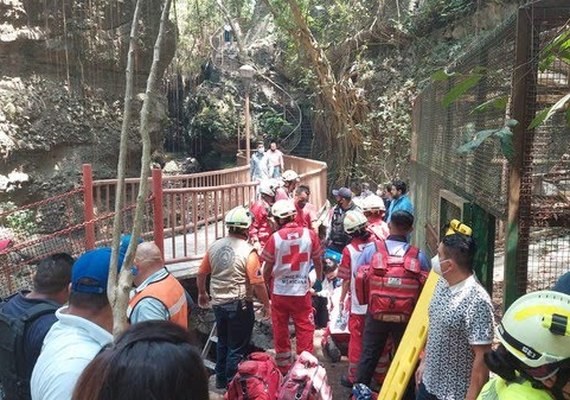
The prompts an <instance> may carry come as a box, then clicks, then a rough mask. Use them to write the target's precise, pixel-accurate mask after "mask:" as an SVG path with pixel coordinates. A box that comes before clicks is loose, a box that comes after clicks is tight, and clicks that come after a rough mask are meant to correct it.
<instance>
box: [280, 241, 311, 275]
mask: <svg viewBox="0 0 570 400" xmlns="http://www.w3.org/2000/svg"><path fill="white" fill-rule="evenodd" d="M290 249H291V253H290V254H288V255H286V256H283V257H281V263H282V264H291V271H299V270H300V269H301V263H302V262H307V261H309V253H300V252H299V251H300V249H299V245H298V244H294V245H292V246H291V247H290Z"/></svg>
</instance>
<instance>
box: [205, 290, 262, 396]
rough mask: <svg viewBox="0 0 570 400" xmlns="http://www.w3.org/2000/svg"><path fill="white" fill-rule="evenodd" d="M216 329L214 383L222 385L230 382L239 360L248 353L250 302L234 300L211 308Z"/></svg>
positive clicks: (250, 329) (251, 316)
mask: <svg viewBox="0 0 570 400" xmlns="http://www.w3.org/2000/svg"><path fill="white" fill-rule="evenodd" d="M213 309H214V315H215V316H216V325H217V329H218V344H217V346H216V381H217V382H218V383H220V384H222V385H225V384H227V383H228V382H229V381H231V380H232V378H233V377H234V375H235V374H236V371H237V366H238V364H239V363H240V361H241V360H243V359H244V358H245V356H247V354H248V353H249V342H250V340H251V332H252V330H253V322H254V321H255V315H254V312H253V304H252V303H251V302H250V301H245V300H236V301H232V302H230V303H226V304H221V305H215V306H213Z"/></svg>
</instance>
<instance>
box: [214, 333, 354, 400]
mask: <svg viewBox="0 0 570 400" xmlns="http://www.w3.org/2000/svg"><path fill="white" fill-rule="evenodd" d="M323 332H324V329H318V330H316V331H315V336H314V346H315V355H316V356H317V358H318V359H319V360H320V362H321V364H323V366H324V367H325V369H326V370H327V377H328V381H329V385H330V386H331V388H332V392H333V398H334V399H335V400H337V399H348V398H349V396H350V389H347V388H345V387H344V386H341V385H340V377H341V376H342V375H344V374H346V372H347V370H348V360H347V358H346V357H342V359H341V361H340V362H338V363H331V362H330V361H329V360H328V359H327V358H326V357H324V356H323V352H322V350H321V337H322V334H323ZM293 343H294V339H293ZM267 352H268V353H270V354H272V355H274V354H275V351H274V350H273V349H269V350H267ZM223 398H224V391H220V390H217V389H216V388H215V379H214V376H213V375H212V376H211V377H210V400H222V399H223Z"/></svg>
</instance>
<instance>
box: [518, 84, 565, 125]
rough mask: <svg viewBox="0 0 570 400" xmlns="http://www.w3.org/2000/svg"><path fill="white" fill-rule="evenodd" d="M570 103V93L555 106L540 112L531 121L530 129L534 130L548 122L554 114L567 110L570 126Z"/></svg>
mask: <svg viewBox="0 0 570 400" xmlns="http://www.w3.org/2000/svg"><path fill="white" fill-rule="evenodd" d="M568 103H570V93H568V94H566V95H565V96H563V97H562V98H560V99H559V100H558V101H557V102H556V103H555V104H554V105H552V106H550V107H548V108H546V109H544V110H542V111H541V112H539V113H538V114H537V115H536V116H535V117H534V119H533V120H532V121H531V123H530V125H529V126H528V129H534V128H536V127H538V126H539V125H542V124H544V123H545V122H546V121H548V120H549V119H550V118H551V117H552V116H553V115H554V114H556V113H557V112H559V111H562V110H566V111H565V112H566V121H567V123H568V125H569V126H570V108H568V107H567V104H568Z"/></svg>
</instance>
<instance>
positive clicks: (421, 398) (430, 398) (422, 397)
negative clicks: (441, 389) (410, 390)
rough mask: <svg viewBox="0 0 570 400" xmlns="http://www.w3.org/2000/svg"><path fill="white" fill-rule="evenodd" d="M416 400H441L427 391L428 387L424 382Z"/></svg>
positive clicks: (421, 383)
mask: <svg viewBox="0 0 570 400" xmlns="http://www.w3.org/2000/svg"><path fill="white" fill-rule="evenodd" d="M416 400H439V399H438V398H437V396H434V395H433V394H431V393H430V392H428V391H427V389H426V385H424V383H423V382H420V386H419V387H418V392H417V393H416Z"/></svg>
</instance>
